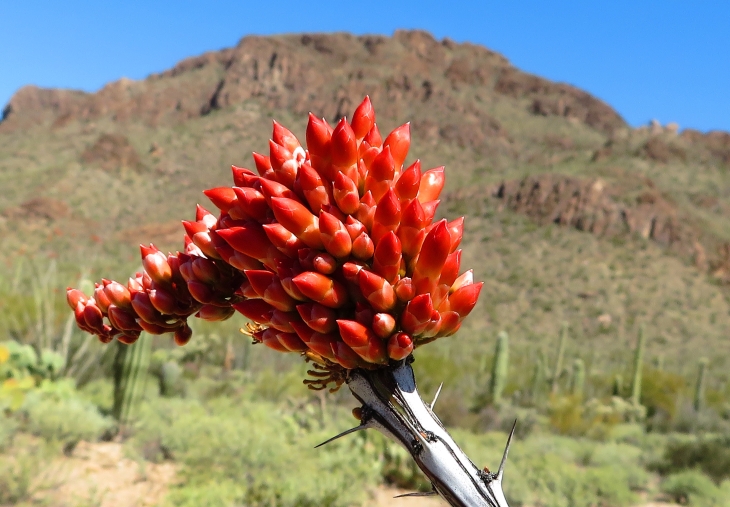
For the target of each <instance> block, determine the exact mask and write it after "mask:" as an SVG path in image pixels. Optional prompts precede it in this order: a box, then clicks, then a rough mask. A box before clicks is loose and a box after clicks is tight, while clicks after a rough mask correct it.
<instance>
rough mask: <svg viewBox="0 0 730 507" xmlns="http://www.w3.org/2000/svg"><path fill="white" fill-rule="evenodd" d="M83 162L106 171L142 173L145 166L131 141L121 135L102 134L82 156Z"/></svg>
mask: <svg viewBox="0 0 730 507" xmlns="http://www.w3.org/2000/svg"><path fill="white" fill-rule="evenodd" d="M81 162H82V163H83V164H88V165H92V166H96V167H99V168H100V169H102V170H104V171H116V170H119V169H122V168H126V169H132V170H134V171H142V170H143V169H144V165H143V164H142V161H141V159H140V157H139V154H138V153H137V152H136V151H135V149H134V147H133V146H132V145H131V144H130V143H129V139H127V138H126V137H125V136H123V135H120V134H102V135H100V136H99V138H98V139H97V140H96V142H95V143H94V144H93V145H91V146H89V147H88V148H86V150H84V152H83V153H82V154H81Z"/></svg>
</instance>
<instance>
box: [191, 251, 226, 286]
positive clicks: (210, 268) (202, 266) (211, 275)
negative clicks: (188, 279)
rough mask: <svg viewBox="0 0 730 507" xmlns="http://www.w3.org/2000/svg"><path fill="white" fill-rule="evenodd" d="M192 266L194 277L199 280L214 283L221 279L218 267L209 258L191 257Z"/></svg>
mask: <svg viewBox="0 0 730 507" xmlns="http://www.w3.org/2000/svg"><path fill="white" fill-rule="evenodd" d="M192 268H193V275H195V279H196V280H198V281H200V282H203V283H207V284H210V285H215V284H216V283H217V282H218V281H219V280H220V279H221V274H220V271H218V267H217V266H216V265H215V264H214V263H213V262H212V261H211V260H210V259H205V258H203V257H199V258H197V259H193V261H192Z"/></svg>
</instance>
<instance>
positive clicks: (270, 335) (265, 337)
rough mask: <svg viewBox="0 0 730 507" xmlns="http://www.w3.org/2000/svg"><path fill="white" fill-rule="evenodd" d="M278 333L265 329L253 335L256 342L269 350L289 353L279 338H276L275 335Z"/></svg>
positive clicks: (274, 330)
mask: <svg viewBox="0 0 730 507" xmlns="http://www.w3.org/2000/svg"><path fill="white" fill-rule="evenodd" d="M278 333H279V331H277V330H276V329H271V328H268V329H265V330H264V331H259V332H257V333H255V338H256V340H257V341H260V342H261V343H263V344H264V345H266V346H267V347H269V348H270V349H273V350H276V351H277V352H289V349H287V348H286V347H285V346H284V345H283V344H282V343H281V342H280V341H279V338H277V336H276V335H277V334H278Z"/></svg>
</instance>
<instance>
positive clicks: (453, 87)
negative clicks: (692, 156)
mask: <svg viewBox="0 0 730 507" xmlns="http://www.w3.org/2000/svg"><path fill="white" fill-rule="evenodd" d="M366 94H370V95H371V98H372V99H373V101H374V102H375V103H378V104H388V105H389V111H388V113H387V115H388V116H389V117H391V118H403V117H409V118H414V119H417V120H418V121H419V122H421V121H422V122H424V123H426V124H427V125H428V123H429V121H430V122H431V123H434V124H438V125H439V126H440V127H441V128H440V129H438V130H437V131H436V132H435V135H436V136H440V137H442V138H444V139H447V140H452V138H453V137H457V138H458V139H459V142H460V143H462V144H464V145H468V146H472V147H479V146H482V145H484V144H485V142H487V141H489V140H490V139H492V138H494V136H495V135H496V136H498V137H499V138H501V139H508V138H509V136H508V135H507V134H506V132H504V129H503V128H502V127H501V126H500V125H499V124H498V123H497V122H496V120H494V119H493V118H491V117H490V116H489V115H488V114H487V113H486V112H485V111H484V108H483V107H475V101H482V102H485V103H486V102H490V101H494V100H514V99H519V100H522V99H526V101H527V102H526V104H525V106H524V107H527V108H528V109H530V110H531V111H532V112H534V113H535V114H540V115H559V116H564V117H567V118H575V119H577V120H578V121H581V122H584V123H586V124H587V125H590V126H591V127H593V128H596V129H598V130H601V131H603V132H610V131H612V130H613V129H615V128H616V127H619V126H624V125H625V123H624V121H623V120H622V119H621V117H620V116H619V115H618V114H617V113H616V112H615V111H613V110H612V109H611V108H610V107H608V106H607V105H605V104H604V103H602V102H601V101H599V100H598V99H596V98H594V97H592V96H590V95H589V94H587V93H585V92H581V91H580V90H577V89H575V88H573V87H571V86H568V85H563V84H555V83H552V82H550V81H547V80H545V79H542V78H539V77H536V76H531V75H529V74H526V73H524V72H521V71H519V70H518V69H516V68H514V67H512V66H511V65H510V64H509V62H508V61H507V60H506V59H505V58H504V57H502V56H501V55H499V54H497V53H494V52H492V51H489V50H488V49H486V48H483V47H480V46H476V45H472V44H456V43H454V42H453V41H451V40H449V39H444V40H442V41H437V40H435V39H434V38H433V37H432V36H431V35H430V34H428V33H426V32H422V31H398V32H396V33H395V34H394V35H393V37H383V36H361V37H356V36H353V35H349V34H343V33H341V34H328V35H323V34H305V35H289V36H279V37H258V36H249V37H245V38H243V39H242V40H241V41H240V43H239V44H238V45H237V46H236V47H234V48H229V49H224V50H222V51H218V52H210V53H206V54H204V55H201V56H197V57H194V58H189V59H186V60H183V61H182V62H180V63H179V64H177V65H176V66H175V67H174V68H172V69H170V70H169V71H166V72H163V73H160V74H156V75H152V76H150V77H149V78H147V79H145V80H142V81H131V80H128V79H122V80H119V81H116V82H114V83H110V84H108V85H107V86H105V87H104V88H102V89H101V90H100V91H98V92H97V93H83V92H78V91H70V90H50V89H42V88H38V87H35V86H27V87H25V88H22V89H21V90H20V91H18V92H17V93H16V95H15V96H13V98H12V99H11V100H10V103H9V104H8V105H7V107H6V109H5V113H4V120H3V122H2V124H0V130H5V131H8V130H15V129H27V128H30V127H32V126H33V125H38V124H43V123H45V122H51V124H55V125H59V124H60V125H62V124H64V123H66V122H68V121H71V120H74V119H77V120H94V119H97V118H102V117H103V118H111V119H113V120H115V121H117V122H126V121H131V120H134V121H142V122H145V123H147V124H149V125H153V126H154V125H159V124H163V123H164V124H176V123H179V122H184V121H186V120H188V119H190V118H195V117H199V116H201V115H206V114H210V113H211V112H212V111H215V110H217V109H222V108H227V107H232V106H235V105H239V104H243V103H245V102H247V101H249V100H255V101H257V102H259V103H261V104H262V105H263V106H265V107H266V108H267V109H287V110H289V111H292V112H294V113H298V114H305V113H307V112H309V111H310V110H311V111H312V112H314V113H315V114H317V115H319V116H324V117H327V118H330V119H333V118H338V117H341V116H343V115H345V114H349V112H350V111H352V109H353V108H354V107H355V106H356V105H357V104H358V103H359V101H360V100H361V99H362V97H363V96H364V95H366ZM464 124H467V125H468V127H465V128H462V130H464V131H463V132H462V131H458V130H459V127H460V126H462V125H464Z"/></svg>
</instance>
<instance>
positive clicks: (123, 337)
mask: <svg viewBox="0 0 730 507" xmlns="http://www.w3.org/2000/svg"><path fill="white" fill-rule="evenodd" d="M116 338H117V341H118V342H119V343H123V344H124V345H132V344H133V343H134V342H136V341H137V340H139V335H138V334H120V335H118V336H117V337H116ZM110 341H111V340H110Z"/></svg>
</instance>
